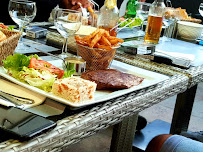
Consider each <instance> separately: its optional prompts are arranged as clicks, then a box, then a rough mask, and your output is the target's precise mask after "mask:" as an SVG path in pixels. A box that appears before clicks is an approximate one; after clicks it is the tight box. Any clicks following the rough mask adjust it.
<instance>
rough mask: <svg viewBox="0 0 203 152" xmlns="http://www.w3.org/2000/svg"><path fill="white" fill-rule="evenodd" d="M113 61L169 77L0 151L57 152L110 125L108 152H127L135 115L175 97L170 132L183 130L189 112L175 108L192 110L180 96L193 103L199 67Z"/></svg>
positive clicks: (134, 59) (201, 73) (120, 54)
mask: <svg viewBox="0 0 203 152" xmlns="http://www.w3.org/2000/svg"><path fill="white" fill-rule="evenodd" d="M115 59H116V60H120V61H122V62H125V63H128V64H131V65H134V66H138V67H142V68H144V69H148V70H151V71H156V72H159V73H163V74H167V75H170V78H169V79H167V80H166V81H164V82H161V83H159V84H157V85H155V86H151V87H148V88H145V89H141V90H138V91H134V92H132V93H129V94H125V95H122V96H120V97H117V98H114V99H112V100H108V101H106V102H103V103H100V104H96V105H93V106H90V107H87V108H85V109H83V110H79V111H77V112H76V113H74V114H73V115H69V116H67V117H65V118H62V119H60V120H58V121H57V127H56V128H55V129H54V130H52V131H50V132H47V133H45V134H43V135H41V136H38V137H36V138H34V139H32V140H30V141H26V142H23V143H21V142H18V141H15V140H12V139H11V140H9V141H5V142H2V143H0V151H6V152H15V151H21V152H26V151H30V152H33V151H50V152H52V151H60V150H62V149H63V148H65V147H67V146H69V145H71V144H74V143H77V142H79V141H80V140H82V139H84V138H86V137H89V136H91V135H93V134H95V133H97V132H98V131H100V130H104V129H106V128H108V127H110V126H114V129H113V136H112V143H111V151H112V152H122V151H123V152H128V151H129V152H130V151H131V150H132V140H133V138H134V133H135V128H136V124H137V116H138V113H139V112H140V111H142V110H144V109H146V108H149V107H151V106H153V105H154V104H157V103H159V102H161V101H163V100H164V99H167V98H169V97H171V96H174V95H177V94H178V98H177V103H176V108H175V112H174V118H173V122H172V124H173V125H172V128H171V132H172V133H175V132H176V133H177V132H178V131H177V130H174V129H180V130H181V131H182V130H183V128H187V127H185V126H186V124H187V120H186V121H185V120H182V118H183V117H182V115H184V116H185V115H189V114H190V113H189V112H188V113H187V114H183V113H182V112H185V111H187V110H186V109H184V108H181V106H179V105H180V104H182V106H184V107H186V108H188V107H189V108H190V109H191V108H192V107H191V106H190V105H186V104H185V103H186V102H187V101H186V100H185V99H183V97H187V96H190V92H192V96H191V98H190V100H189V102H190V103H191V104H192V101H194V100H193V96H194V95H195V89H196V86H197V84H198V83H199V82H201V81H202V76H203V70H202V69H203V67H202V65H199V66H194V67H191V68H190V69H187V70H185V69H180V68H177V67H173V66H168V65H164V64H159V63H154V62H151V61H149V60H147V59H140V58H137V57H136V56H129V55H127V54H125V53H123V52H117V55H116V57H115ZM180 99H183V100H180ZM187 99H188V98H187ZM187 106H188V107H187ZM180 109H181V110H180ZM182 110H183V111H182ZM176 118H180V119H179V121H180V122H182V123H177V120H178V119H176ZM174 127H175V128H174ZM173 128H174V129H173Z"/></svg>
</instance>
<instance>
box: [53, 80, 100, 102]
mask: <svg viewBox="0 0 203 152" xmlns="http://www.w3.org/2000/svg"><path fill="white" fill-rule="evenodd" d="M96 86H97V84H96V83H94V82H92V81H89V80H84V79H82V78H79V77H69V78H64V79H58V80H56V81H55V82H54V84H53V86H52V93H53V94H54V95H56V96H59V97H61V98H64V99H66V100H69V101H71V102H74V103H79V102H82V101H87V100H92V99H93V98H94V92H95V90H96Z"/></svg>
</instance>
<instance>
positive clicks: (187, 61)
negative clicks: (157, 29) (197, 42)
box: [154, 49, 195, 68]
mask: <svg viewBox="0 0 203 152" xmlns="http://www.w3.org/2000/svg"><path fill="white" fill-rule="evenodd" d="M154 56H161V57H164V58H168V59H170V60H171V61H172V63H173V64H175V65H179V66H182V67H186V68H188V67H189V66H190V65H191V63H192V62H193V61H194V59H195V56H194V55H193V54H184V53H178V52H165V51H161V50H159V49H156V51H155V53H154Z"/></svg>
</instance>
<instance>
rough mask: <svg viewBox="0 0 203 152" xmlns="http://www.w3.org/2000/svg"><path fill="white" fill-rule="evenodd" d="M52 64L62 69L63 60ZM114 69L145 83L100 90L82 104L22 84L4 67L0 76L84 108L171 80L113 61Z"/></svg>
mask: <svg viewBox="0 0 203 152" xmlns="http://www.w3.org/2000/svg"><path fill="white" fill-rule="evenodd" d="M49 62H50V63H52V64H53V65H55V66H57V67H59V68H60V67H62V61H61V60H54V61H49ZM111 68H112V69H117V70H119V71H122V72H125V73H130V74H134V75H137V76H140V77H143V78H145V79H144V81H143V82H142V83H141V84H140V85H138V86H134V87H132V88H129V89H123V90H119V91H108V90H99V91H96V92H95V95H94V100H91V101H84V102H81V103H73V102H70V101H68V100H65V99H63V98H60V97H58V96H55V95H53V94H52V93H51V92H49V93H48V92H45V91H43V90H40V89H38V88H36V87H33V86H30V85H28V84H25V83H22V82H20V81H18V80H16V79H15V78H13V77H11V76H9V75H8V74H6V72H5V70H4V69H3V67H0V75H1V76H3V77H5V78H7V79H8V80H10V81H12V82H14V83H16V84H18V85H21V86H23V87H25V88H27V89H30V90H32V91H35V92H37V93H39V94H42V95H44V96H46V97H49V98H51V99H54V100H56V101H58V102H61V103H64V104H66V105H69V106H72V107H82V106H87V105H91V104H95V103H99V102H104V101H107V100H110V99H113V98H115V97H119V96H122V95H124V94H127V93H130V92H133V91H135V90H139V89H143V88H146V87H148V86H152V85H155V84H157V83H159V82H162V81H164V80H166V79H168V78H169V76H166V75H163V74H159V73H155V72H152V71H148V70H145V69H142V68H138V67H135V66H132V65H128V64H126V63H123V62H119V61H115V60H114V61H113V62H112V65H111Z"/></svg>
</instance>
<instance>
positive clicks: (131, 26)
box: [118, 18, 142, 28]
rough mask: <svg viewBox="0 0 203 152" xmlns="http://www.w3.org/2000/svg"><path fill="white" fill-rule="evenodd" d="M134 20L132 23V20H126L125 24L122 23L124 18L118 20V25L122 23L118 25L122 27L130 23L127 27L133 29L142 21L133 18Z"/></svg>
mask: <svg viewBox="0 0 203 152" xmlns="http://www.w3.org/2000/svg"><path fill="white" fill-rule="evenodd" d="M134 19H135V20H134V22H132V20H133V19H128V20H126V21H125V22H123V21H124V20H125V19H124V18H120V20H119V22H118V23H121V22H123V23H122V24H120V25H119V27H124V26H125V25H127V24H128V23H130V22H132V23H131V24H129V25H128V26H127V27H129V28H133V27H134V26H138V25H141V22H142V20H141V19H140V18H134Z"/></svg>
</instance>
